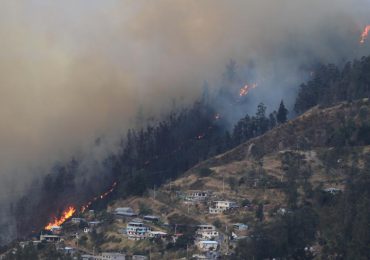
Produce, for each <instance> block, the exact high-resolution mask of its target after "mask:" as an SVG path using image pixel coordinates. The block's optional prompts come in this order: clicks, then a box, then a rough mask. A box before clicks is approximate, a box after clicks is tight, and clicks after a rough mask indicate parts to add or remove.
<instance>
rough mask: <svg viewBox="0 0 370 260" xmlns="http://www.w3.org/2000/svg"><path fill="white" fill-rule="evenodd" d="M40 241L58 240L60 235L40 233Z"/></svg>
mask: <svg viewBox="0 0 370 260" xmlns="http://www.w3.org/2000/svg"><path fill="white" fill-rule="evenodd" d="M40 241H45V242H59V241H60V236H58V235H43V234H41V235H40Z"/></svg>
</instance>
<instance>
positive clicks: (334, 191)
mask: <svg viewBox="0 0 370 260" xmlns="http://www.w3.org/2000/svg"><path fill="white" fill-rule="evenodd" d="M324 191H325V192H327V193H330V194H333V195H335V194H337V193H339V192H341V191H342V190H341V189H338V188H326V189H324Z"/></svg>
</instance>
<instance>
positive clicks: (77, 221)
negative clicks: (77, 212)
mask: <svg viewBox="0 0 370 260" xmlns="http://www.w3.org/2000/svg"><path fill="white" fill-rule="evenodd" d="M71 222H72V223H73V224H80V223H81V222H86V220H85V219H84V218H72V219H71Z"/></svg>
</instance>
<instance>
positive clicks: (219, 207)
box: [209, 200, 238, 214]
mask: <svg viewBox="0 0 370 260" xmlns="http://www.w3.org/2000/svg"><path fill="white" fill-rule="evenodd" d="M237 207H238V205H237V204H236V202H234V201H229V200H218V201H213V202H212V206H211V207H209V213H210V214H220V213H222V212H224V211H226V210H230V209H234V208H237Z"/></svg>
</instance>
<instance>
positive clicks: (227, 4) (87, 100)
mask: <svg viewBox="0 0 370 260" xmlns="http://www.w3.org/2000/svg"><path fill="white" fill-rule="evenodd" d="M369 7H370V5H369V3H368V2H367V1H364V0H354V1H349V0H338V1H335V3H333V2H332V1H328V0H327V1H322V0H313V1H297V0H282V1H275V0H262V1H261V0H248V1H245V0H228V1H221V0H217V1H214V0H203V1H196V0H180V1H171V0H159V1H152V2H148V1H145V2H144V1H115V0H106V1H98V0H93V1H88V2H87V1H62V2H61V1H53V2H45V1H42V0H34V1H26V0H24V1H4V2H1V3H0V36H1V39H2V41H1V43H0V57H1V59H0V97H1V102H0V120H1V122H2V127H1V128H0V143H1V148H0V180H1V181H0V183H1V184H0V201H4V200H8V199H9V198H11V197H13V196H18V195H19V194H20V193H21V191H22V190H23V188H24V186H25V185H28V184H29V183H30V181H31V180H32V179H33V178H34V177H35V176H38V175H42V174H43V173H44V172H45V169H47V168H48V167H49V166H50V165H51V163H53V162H55V161H56V160H63V159H66V158H69V157H70V156H72V155H76V154H77V155H78V154H80V153H84V151H85V150H88V149H89V147H90V145H89V144H91V143H92V142H93V140H95V139H96V138H97V137H99V136H102V135H104V136H108V137H109V138H107V140H108V141H107V143H108V145H106V146H100V147H104V148H100V149H99V151H94V152H93V154H94V156H95V157H96V158H99V155H100V154H104V153H105V151H106V149H114V147H112V146H113V145H112V143H114V140H115V137H117V136H119V135H120V134H121V133H122V130H124V129H127V128H128V127H132V126H134V120H133V118H135V117H136V115H137V113H138V110H140V111H142V114H143V115H144V116H143V117H144V119H145V118H149V117H151V116H158V115H160V114H161V113H164V112H165V111H168V109H169V108H170V107H171V104H172V101H173V100H174V99H176V100H177V102H178V103H182V104H186V103H188V102H191V101H192V100H194V99H195V98H196V97H198V96H199V94H200V92H201V89H202V85H203V81H204V80H207V81H208V82H209V84H210V85H211V87H214V88H217V87H219V86H222V85H225V84H228V83H225V82H224V81H223V80H222V73H223V71H224V67H225V64H226V63H227V62H228V61H229V60H230V58H233V59H235V60H236V62H237V64H238V77H239V79H238V81H236V82H235V83H233V84H236V86H235V87H238V85H239V84H240V83H242V85H240V87H243V86H244V84H245V83H246V82H245V81H253V82H258V87H257V88H256V89H254V90H253V92H251V94H250V99H249V103H248V105H247V106H246V107H245V110H246V111H244V110H243V111H240V114H241V115H242V114H245V112H248V109H249V108H251V109H253V110H254V108H255V107H256V104H258V103H260V102H261V101H263V102H265V103H266V104H267V105H268V106H271V107H276V106H277V105H278V104H279V102H280V101H281V99H283V98H284V101H286V104H288V106H289V105H291V100H292V99H293V98H294V97H295V95H296V89H297V86H298V85H299V83H300V82H301V81H302V80H304V79H305V77H306V74H305V72H306V71H305V70H304V68H306V67H305V66H307V67H309V66H312V65H314V64H315V63H317V62H323V63H327V62H333V63H338V62H342V61H343V60H344V59H351V58H354V57H360V56H361V55H363V54H365V53H367V51H368V50H369V47H368V46H369V45H366V43H365V44H364V45H361V46H360V45H359V36H360V35H359V32H360V31H361V30H362V29H363V26H364V25H366V24H367V23H369V22H370V21H369V20H367V19H368V11H369ZM215 91H216V90H215ZM221 102H222V101H221ZM234 112H235V111H234ZM236 113H238V112H237V111H236ZM0 217H1V216H0Z"/></svg>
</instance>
